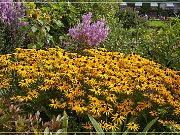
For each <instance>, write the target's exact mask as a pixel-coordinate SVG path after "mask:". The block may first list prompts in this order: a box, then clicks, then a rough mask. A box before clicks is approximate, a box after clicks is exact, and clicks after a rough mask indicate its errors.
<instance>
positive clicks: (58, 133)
mask: <svg viewBox="0 0 180 135" xmlns="http://www.w3.org/2000/svg"><path fill="white" fill-rule="evenodd" d="M63 132H65V129H64V128H63V129H59V130H58V131H57V132H56V133H55V135H63ZM65 134H67V132H65Z"/></svg>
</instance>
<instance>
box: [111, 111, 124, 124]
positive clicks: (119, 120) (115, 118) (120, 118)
mask: <svg viewBox="0 0 180 135" xmlns="http://www.w3.org/2000/svg"><path fill="white" fill-rule="evenodd" d="M111 118H112V119H113V120H112V121H113V122H116V123H117V124H120V125H122V123H123V122H124V120H125V119H126V118H125V117H124V116H121V115H120V114H118V113H116V114H114V115H113V116H112V117H111Z"/></svg>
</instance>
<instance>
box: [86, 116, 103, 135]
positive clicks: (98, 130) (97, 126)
mask: <svg viewBox="0 0 180 135" xmlns="http://www.w3.org/2000/svg"><path fill="white" fill-rule="evenodd" d="M88 117H89V119H90V121H91V123H92V124H93V126H94V128H95V129H96V131H97V132H98V135H105V133H104V131H103V130H102V128H101V127H100V125H99V124H98V122H97V121H96V120H95V119H94V118H93V117H92V116H91V115H89V114H88Z"/></svg>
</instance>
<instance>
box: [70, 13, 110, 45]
mask: <svg viewBox="0 0 180 135" xmlns="http://www.w3.org/2000/svg"><path fill="white" fill-rule="evenodd" d="M91 17H92V13H91V12H89V13H88V14H85V15H83V16H82V23H79V24H77V26H75V27H74V28H70V29H69V34H70V35H71V37H72V38H73V39H75V40H77V41H78V42H79V43H81V44H87V45H89V46H91V47H97V46H98V45H99V44H100V43H101V42H103V41H104V40H105V39H106V38H107V36H108V31H109V27H108V26H105V19H104V18H103V19H101V20H99V21H97V22H96V23H91Z"/></svg>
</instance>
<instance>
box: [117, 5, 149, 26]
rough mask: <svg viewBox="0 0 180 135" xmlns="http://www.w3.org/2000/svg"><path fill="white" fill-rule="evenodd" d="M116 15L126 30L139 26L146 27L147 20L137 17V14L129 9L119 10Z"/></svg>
mask: <svg viewBox="0 0 180 135" xmlns="http://www.w3.org/2000/svg"><path fill="white" fill-rule="evenodd" d="M116 15H117V17H118V18H119V21H120V22H121V23H122V24H123V27H124V28H126V29H129V28H135V27H137V26H139V25H146V21H147V20H146V19H145V18H142V17H140V16H138V12H137V11H136V10H134V9H132V8H130V7H126V8H123V9H120V10H119V11H118V12H117V13H116Z"/></svg>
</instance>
